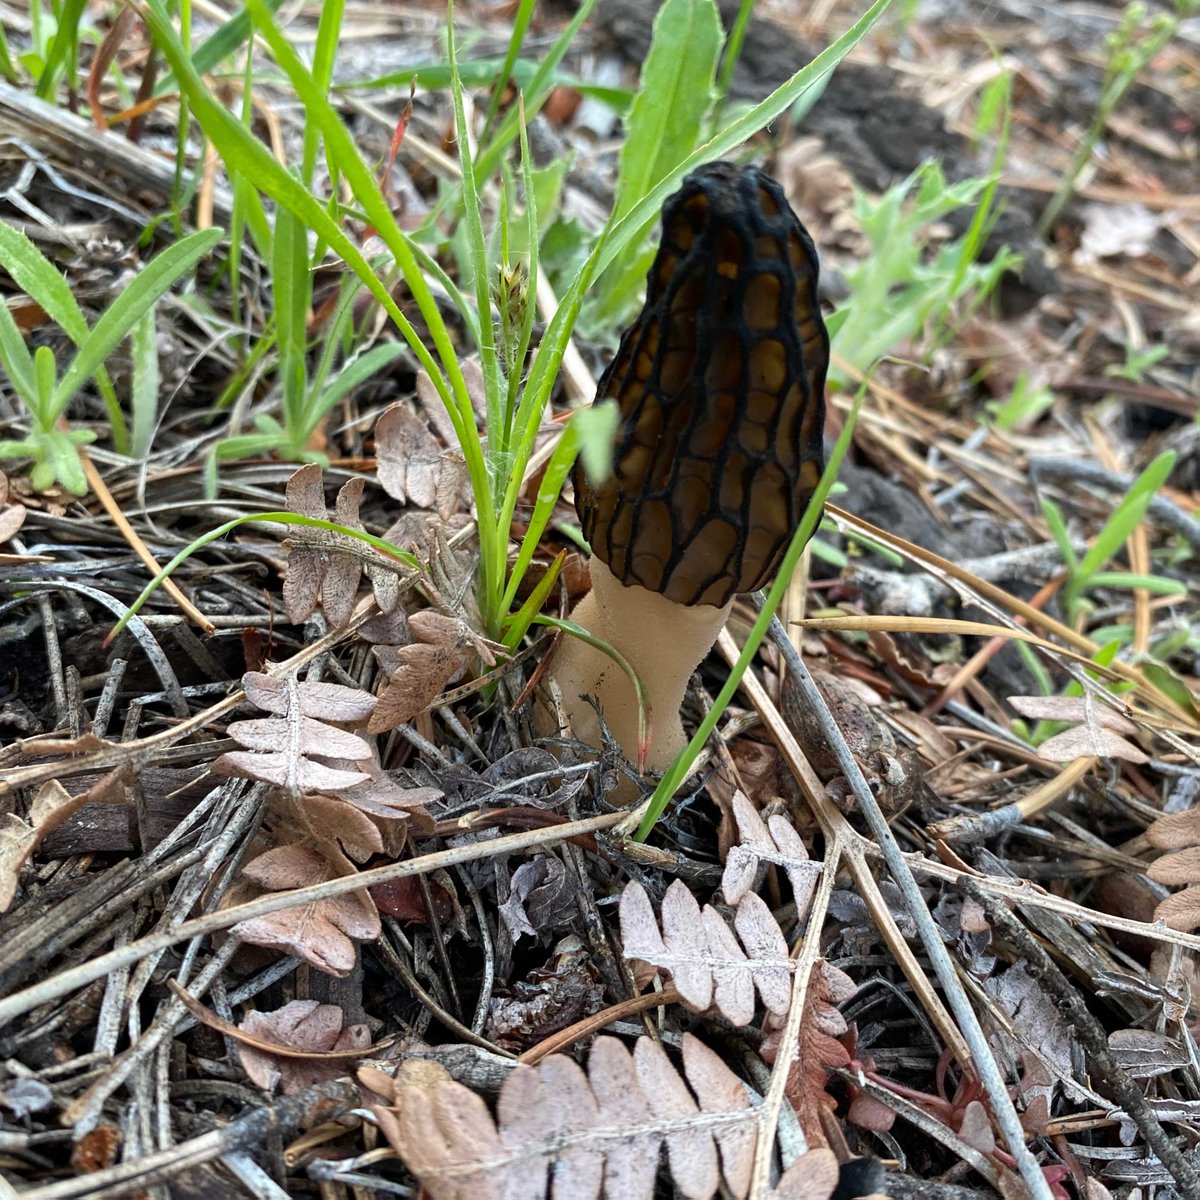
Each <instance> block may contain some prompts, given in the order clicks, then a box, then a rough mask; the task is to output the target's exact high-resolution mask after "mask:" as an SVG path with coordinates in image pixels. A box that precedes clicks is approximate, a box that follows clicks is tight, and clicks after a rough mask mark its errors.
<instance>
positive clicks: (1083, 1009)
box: [962, 879, 1200, 1196]
mask: <svg viewBox="0 0 1200 1200" xmlns="http://www.w3.org/2000/svg"><path fill="white" fill-rule="evenodd" d="M962 886H963V891H965V892H966V893H967V895H968V896H970V897H971V899H972V900H974V901H975V902H976V903H978V904H981V905H983V908H984V910H985V911H986V912H987V914H988V917H989V918H990V919H991V920H992V921H993V922H994V923H995V925H996V926H997V928H998V929H999V930H1000V932H1001V933H1002V934H1004V936H1005V937H1006V938H1008V940H1009V941H1010V942H1012V943H1013V945H1015V946H1016V947H1017V948H1018V949H1019V950H1020V951H1021V954H1022V955H1023V956H1024V958H1025V959H1026V961H1027V963H1028V964H1029V970H1030V973H1031V974H1032V975H1033V977H1034V978H1035V979H1039V980H1040V981H1041V982H1042V983H1043V984H1044V985H1045V986H1046V988H1047V989H1048V990H1049V991H1050V992H1051V993H1052V994H1053V997H1054V1002H1055V1004H1056V1006H1057V1007H1058V1008H1059V1009H1060V1010H1061V1012H1062V1014H1063V1016H1064V1017H1066V1019H1067V1021H1068V1022H1069V1023H1070V1024H1071V1025H1072V1026H1074V1029H1075V1033H1076V1034H1077V1036H1078V1037H1079V1041H1080V1043H1081V1044H1082V1046H1083V1048H1084V1050H1085V1051H1086V1052H1087V1056H1088V1060H1089V1062H1090V1064H1091V1066H1092V1069H1093V1070H1094V1071H1095V1072H1096V1074H1097V1075H1099V1076H1100V1077H1101V1078H1102V1079H1103V1080H1104V1082H1105V1083H1107V1084H1108V1086H1109V1089H1110V1090H1111V1092H1112V1096H1113V1099H1115V1100H1116V1101H1117V1103H1118V1104H1120V1106H1121V1107H1122V1108H1123V1109H1124V1110H1125V1112H1126V1113H1128V1114H1129V1119H1130V1120H1131V1121H1132V1122H1133V1123H1134V1124H1135V1125H1136V1126H1137V1127H1138V1129H1139V1130H1140V1131H1141V1134H1142V1136H1143V1137H1144V1138H1145V1139H1146V1144H1147V1145H1148V1146H1149V1147H1150V1149H1151V1150H1153V1151H1154V1153H1155V1154H1156V1155H1158V1160H1159V1162H1161V1163H1162V1165H1163V1166H1164V1167H1166V1169H1167V1170H1168V1171H1169V1172H1170V1174H1171V1178H1172V1179H1174V1180H1175V1182H1176V1183H1177V1184H1178V1185H1179V1190H1180V1192H1181V1193H1182V1194H1183V1195H1185V1196H1200V1174H1197V1172H1196V1168H1195V1167H1194V1166H1192V1164H1191V1163H1190V1162H1188V1161H1187V1159H1186V1158H1184V1156H1183V1155H1182V1154H1181V1153H1180V1151H1179V1148H1178V1147H1177V1146H1176V1145H1175V1143H1174V1142H1173V1141H1172V1140H1171V1139H1170V1138H1169V1137H1168V1136H1167V1131H1166V1130H1165V1129H1163V1127H1162V1125H1161V1124H1160V1123H1159V1120H1158V1118H1157V1117H1156V1116H1155V1115H1154V1112H1153V1111H1152V1110H1151V1108H1150V1105H1149V1104H1148V1103H1147V1102H1146V1097H1145V1095H1143V1093H1142V1090H1141V1089H1140V1088H1139V1087H1138V1086H1137V1085H1136V1084H1135V1083H1134V1082H1133V1080H1132V1079H1130V1077H1129V1075H1128V1074H1127V1073H1126V1071H1125V1070H1124V1069H1123V1068H1122V1067H1121V1066H1120V1065H1119V1064H1118V1063H1117V1060H1116V1059H1115V1058H1113V1056H1112V1051H1110V1050H1109V1048H1108V1037H1107V1035H1106V1034H1105V1032H1104V1027H1103V1026H1102V1025H1101V1024H1100V1022H1099V1021H1098V1020H1096V1018H1095V1017H1094V1016H1093V1015H1092V1011H1091V1009H1089V1008H1088V1006H1087V1005H1086V1004H1084V1002H1083V997H1082V996H1081V995H1080V994H1079V992H1078V991H1077V990H1076V988H1075V987H1074V986H1073V985H1072V984H1071V983H1070V981H1069V980H1068V979H1067V977H1066V976H1065V975H1064V974H1063V973H1062V971H1060V970H1059V969H1058V966H1057V964H1056V963H1055V962H1054V960H1053V959H1052V958H1051V957H1050V955H1049V954H1047V953H1046V951H1045V949H1043V947H1042V945H1041V943H1040V942H1038V940H1037V939H1036V938H1034V937H1031V936H1030V935H1029V932H1028V931H1027V930H1026V929H1025V927H1024V926H1023V925H1022V924H1021V923H1020V921H1018V920H1017V919H1016V918H1015V917H1014V916H1013V915H1012V914H1011V913H1010V912H1009V911H1008V909H1007V908H1005V907H1004V905H1002V904H1000V903H998V902H997V901H996V900H994V899H993V898H992V897H991V896H989V895H988V894H987V893H986V892H985V891H984V890H983V889H982V888H981V887H979V886H978V885H977V884H976V883H975V882H974V881H973V880H970V879H963V881H962Z"/></svg>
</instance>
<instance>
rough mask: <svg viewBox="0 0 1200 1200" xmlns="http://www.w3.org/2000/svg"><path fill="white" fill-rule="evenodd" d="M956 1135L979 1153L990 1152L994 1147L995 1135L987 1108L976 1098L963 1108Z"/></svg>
mask: <svg viewBox="0 0 1200 1200" xmlns="http://www.w3.org/2000/svg"><path fill="white" fill-rule="evenodd" d="M958 1136H959V1137H960V1138H962V1140H963V1141H964V1142H966V1143H967V1145H968V1146H973V1147H974V1148H975V1149H976V1150H978V1151H979V1152H980V1154H991V1153H992V1151H993V1150H995V1149H996V1135H995V1134H994V1133H993V1132H992V1123H991V1121H990V1120H989V1119H988V1114H987V1109H986V1108H984V1106H983V1105H982V1104H981V1103H980V1102H979V1101H978V1100H972V1101H971V1102H970V1103H969V1104H968V1105H967V1107H966V1108H965V1109H964V1110H963V1117H962V1122H961V1124H960V1125H959V1127H958Z"/></svg>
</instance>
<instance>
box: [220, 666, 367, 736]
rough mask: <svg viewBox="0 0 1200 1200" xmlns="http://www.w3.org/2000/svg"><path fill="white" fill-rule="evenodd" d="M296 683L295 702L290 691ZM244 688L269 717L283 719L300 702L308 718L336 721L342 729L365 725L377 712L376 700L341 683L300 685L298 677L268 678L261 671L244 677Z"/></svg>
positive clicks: (247, 695)
mask: <svg viewBox="0 0 1200 1200" xmlns="http://www.w3.org/2000/svg"><path fill="white" fill-rule="evenodd" d="M292 682H295V683H296V692H295V697H296V699H295V701H293V699H292V698H291V697H292V692H291V690H290V687H291V683H292ZM242 687H243V688H244V689H245V692H246V699H247V700H249V701H250V702H251V703H252V704H254V705H256V706H257V707H258V708H261V709H263V710H264V711H266V712H269V713H275V714H277V715H282V714H284V713H286V712H288V711H289V710H290V709H291V708H292V707H293V705H294V704H295V703H296V702H298V705H299V709H300V712H301V713H302V714H303V715H304V716H306V717H315V718H317V719H318V720H321V721H336V722H337V723H338V724H342V725H357V724H359V723H361V722H363V721H365V720H366V719H367V718H368V717H369V716H370V715H371V713H372V712H373V711H374V709H375V697H374V696H372V695H371V694H370V692H364V691H362V689H360V688H350V687H343V686H342V685H341V684H340V683H318V682H315V681H313V680H308V679H305V680H301V681H296V680H295V677H294V676H290V675H288V676H276V675H266V674H264V673H263V672H261V671H248V672H247V673H246V674H245V675H243V676H242Z"/></svg>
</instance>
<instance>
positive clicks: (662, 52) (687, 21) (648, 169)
mask: <svg viewBox="0 0 1200 1200" xmlns="http://www.w3.org/2000/svg"><path fill="white" fill-rule="evenodd" d="M720 53H721V21H720V18H719V17H718V16H717V9H716V5H715V4H714V3H713V0H666V2H665V3H664V4H663V6H662V7H661V8H660V9H659V10H658V15H657V17H655V19H654V34H653V40H652V41H651V44H650V53H649V54H648V55H647V56H646V61H645V64H644V65H643V67H642V78H641V86H640V88H639V90H638V94H637V98H636V99H635V100H634V102H633V107H632V108H631V109H630V110H629V117H628V119H627V121H626V125H625V128H626V138H625V144H624V145H623V146H622V147H621V154H620V159H619V163H618V172H617V178H618V179H619V180H620V183H619V186H618V191H617V199H616V206H615V207H614V209H613V215H612V217H611V218H610V219H611V220H614V221H620V220H621V219H622V218H623V217H625V216H626V215H627V214H628V213H629V212H630V211H631V210H632V209H633V208H634V207H635V206H636V205H637V202H638V201H639V200H640V199H641V198H642V197H643V196H644V195H646V193H647V192H649V191H651V190H652V189H653V187H654V185H655V184H656V183H658V181H659V180H660V179H662V178H663V176H665V175H667V174H668V173H669V172H670V171H671V170H672V169H673V168H674V167H676V166H678V165H679V163H681V162H682V161H683V160H684V159H685V158H686V157H687V156H688V154H690V153H691V152H692V151H693V150H694V149H695V148H696V146H697V145H698V143H699V142H700V140H701V137H702V135H703V130H704V122H705V119H706V118H707V116H708V113H709V109H710V107H711V105H712V100H713V80H714V78H715V76H716V71H717V60H718V58H719V57H720ZM657 216H658V213H657V211H655V212H652V213H650V214H649V215H648V216H647V217H646V218H645V219H644V220H643V222H642V224H641V227H640V228H639V229H636V230H634V231H632V232H631V235H630V238H629V241H628V244H627V245H626V246H625V248H624V249H623V250H622V251H621V253H620V254H618V255H617V256H616V257H615V258H614V259H613V261H612V263H611V264H610V265H609V266H608V268H607V269H606V270H605V271H604V273H603V274H602V275H601V276H600V279H599V281H598V285H597V286H598V288H599V297H598V303H597V316H598V319H600V320H602V321H604V322H606V323H608V322H611V321H613V320H615V319H616V318H618V317H619V316H620V315H621V313H622V311H623V310H624V308H625V307H626V306H627V304H628V303H629V301H630V300H631V299H632V298H633V294H634V293H635V292H636V290H637V288H638V287H640V285H641V282H642V278H644V275H645V272H644V271H642V272H637V271H634V270H632V267H633V260H634V259H636V258H638V257H639V256H640V255H641V253H642V250H643V242H644V241H645V235H646V233H647V231H648V230H649V228H650V226H651V224H652V223H653V222H654V221H655V220H656V219H657Z"/></svg>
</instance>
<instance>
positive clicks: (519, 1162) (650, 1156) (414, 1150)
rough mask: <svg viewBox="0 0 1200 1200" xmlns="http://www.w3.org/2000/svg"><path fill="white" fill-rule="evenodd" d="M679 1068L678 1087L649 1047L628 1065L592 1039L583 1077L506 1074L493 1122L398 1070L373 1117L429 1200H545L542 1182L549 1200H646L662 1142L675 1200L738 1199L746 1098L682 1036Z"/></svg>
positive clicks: (419, 1076)
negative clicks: (678, 1199) (391, 1097)
mask: <svg viewBox="0 0 1200 1200" xmlns="http://www.w3.org/2000/svg"><path fill="white" fill-rule="evenodd" d="M683 1064H684V1065H683V1076H682V1077H681V1076H680V1074H679V1072H678V1070H677V1069H676V1068H675V1067H674V1066H673V1065H672V1064H671V1063H670V1061H669V1060H668V1059H667V1057H666V1054H665V1052H664V1051H663V1049H662V1047H661V1046H660V1045H659V1044H658V1043H657V1042H655V1041H653V1040H651V1039H650V1038H641V1039H639V1041H638V1043H637V1045H636V1047H635V1049H634V1053H633V1055H632V1056H631V1055H630V1053H629V1051H628V1050H627V1049H626V1048H625V1047H624V1045H622V1043H621V1042H619V1041H618V1040H617V1039H616V1038H610V1037H602V1038H598V1039H597V1040H596V1042H595V1044H594V1045H593V1047H592V1051H591V1055H590V1059H589V1063H588V1073H587V1075H585V1074H584V1073H583V1071H582V1070H581V1069H580V1068H579V1067H578V1066H577V1065H576V1064H575V1063H574V1062H573V1061H572V1060H571V1059H570V1058H568V1057H566V1056H565V1055H551V1056H550V1057H548V1058H547V1059H545V1060H544V1061H543V1062H541V1063H539V1064H538V1065H537V1066H536V1067H524V1066H522V1067H517V1069H516V1070H515V1071H514V1072H513V1073H512V1074H511V1075H510V1076H509V1077H508V1079H507V1080H506V1081H505V1084H504V1086H503V1088H502V1089H501V1091H500V1097H499V1100H498V1102H497V1106H496V1107H497V1119H495V1120H493V1118H492V1116H491V1114H490V1113H489V1112H488V1109H487V1106H486V1105H485V1104H484V1102H483V1101H482V1100H481V1099H480V1098H479V1097H478V1096H476V1095H475V1094H474V1093H473V1092H471V1091H469V1090H468V1089H467V1088H465V1087H463V1086H462V1085H461V1084H458V1083H455V1082H454V1081H453V1080H451V1079H450V1078H449V1076H447V1075H446V1074H445V1072H441V1071H438V1072H431V1071H429V1070H428V1066H429V1064H422V1065H421V1066H419V1067H418V1066H416V1064H414V1063H412V1062H408V1063H405V1064H403V1065H402V1066H401V1068H400V1069H399V1071H397V1073H396V1077H395V1080H394V1083H393V1088H394V1094H395V1097H396V1104H395V1107H394V1108H389V1109H382V1110H377V1112H378V1113H379V1117H380V1127H381V1128H382V1129H383V1131H384V1133H385V1135H386V1136H387V1138H388V1140H389V1142H391V1144H392V1146H393V1147H394V1148H395V1150H396V1151H397V1153H398V1154H399V1155H400V1157H401V1158H402V1159H403V1160H404V1161H405V1163H406V1164H407V1166H408V1167H409V1169H410V1170H411V1171H412V1172H413V1174H415V1175H416V1176H417V1177H418V1179H420V1181H421V1183H422V1185H423V1186H424V1188H425V1189H426V1191H427V1192H428V1193H429V1195H430V1196H431V1197H432V1200H468V1198H470V1200H476V1198H481V1197H482V1198H485V1200H491V1198H492V1197H496V1198H497V1200H500V1198H504V1200H510V1198H511V1200H526V1198H527V1197H528V1198H529V1200H535V1198H536V1197H541V1196H545V1195H546V1193H547V1187H548V1183H549V1179H548V1172H549V1174H550V1177H552V1178H553V1181H554V1196H555V1198H556V1200H559V1198H566V1200H595V1198H596V1197H598V1196H600V1195H601V1194H602V1189H603V1194H604V1195H606V1196H612V1197H618V1196H619V1197H621V1200H643V1198H645V1200H649V1197H651V1196H652V1195H653V1193H654V1184H655V1178H656V1175H657V1172H658V1161H659V1156H660V1152H661V1146H662V1143H663V1142H664V1141H665V1142H666V1144H667V1153H668V1161H669V1164H670V1169H671V1174H672V1177H673V1179H674V1181H675V1185H676V1188H677V1189H678V1191H679V1193H680V1194H681V1195H683V1196H685V1197H688V1198H689V1200H705V1198H707V1197H710V1196H713V1195H715V1193H716V1191H717V1189H718V1187H719V1186H720V1184H721V1182H722V1180H723V1182H724V1184H725V1187H726V1188H727V1189H728V1190H729V1192H730V1194H731V1195H733V1196H735V1197H738V1198H740V1197H743V1196H745V1195H746V1192H747V1190H748V1187H749V1180H750V1169H751V1166H752V1160H753V1151H754V1129H755V1110H754V1109H753V1108H752V1107H751V1105H750V1097H749V1093H748V1092H747V1091H746V1089H745V1087H744V1086H743V1085H742V1083H741V1082H740V1081H739V1080H738V1079H737V1077H736V1076H734V1075H733V1074H732V1072H730V1071H729V1069H728V1067H726V1066H725V1065H724V1064H723V1063H722V1062H721V1061H720V1059H719V1058H718V1057H717V1056H716V1055H715V1054H713V1053H712V1051H710V1050H708V1049H707V1048H706V1047H704V1046H703V1045H702V1044H701V1043H699V1042H698V1040H697V1039H696V1038H695V1037H693V1036H692V1035H691V1034H685V1035H684V1038H683ZM410 1068H411V1069H410ZM685 1078H686V1081H687V1082H686V1083H685V1082H684V1079H685ZM714 1139H715V1145H714ZM718 1163H719V1166H718Z"/></svg>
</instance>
